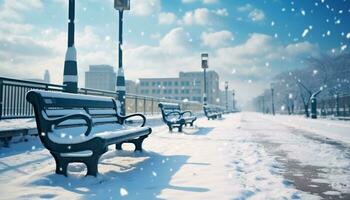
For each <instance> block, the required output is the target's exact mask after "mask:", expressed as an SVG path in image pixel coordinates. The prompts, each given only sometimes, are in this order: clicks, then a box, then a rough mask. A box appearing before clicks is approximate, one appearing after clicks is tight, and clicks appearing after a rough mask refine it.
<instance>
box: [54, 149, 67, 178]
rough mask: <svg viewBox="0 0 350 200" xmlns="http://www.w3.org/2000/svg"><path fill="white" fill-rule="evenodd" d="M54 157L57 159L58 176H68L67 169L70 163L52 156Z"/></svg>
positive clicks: (59, 157)
mask: <svg viewBox="0 0 350 200" xmlns="http://www.w3.org/2000/svg"><path fill="white" fill-rule="evenodd" d="M52 156H53V157H54V158H55V162H56V174H60V175H64V176H67V168H68V164H69V161H68V160H67V159H65V158H62V157H61V156H58V155H56V154H52Z"/></svg>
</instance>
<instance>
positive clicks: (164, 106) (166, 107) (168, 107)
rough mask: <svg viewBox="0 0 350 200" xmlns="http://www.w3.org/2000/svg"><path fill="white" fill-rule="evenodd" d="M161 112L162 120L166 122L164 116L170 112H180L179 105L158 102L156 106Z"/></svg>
mask: <svg viewBox="0 0 350 200" xmlns="http://www.w3.org/2000/svg"><path fill="white" fill-rule="evenodd" d="M158 106H159V108H160V110H161V112H162V118H163V121H167V118H166V115H167V114H168V113H170V112H174V111H179V112H180V111H181V109H180V105H179V104H177V103H165V102H160V103H159V104H158Z"/></svg>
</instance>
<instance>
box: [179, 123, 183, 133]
mask: <svg viewBox="0 0 350 200" xmlns="http://www.w3.org/2000/svg"><path fill="white" fill-rule="evenodd" d="M182 126H183V124H181V125H180V126H179V132H182Z"/></svg>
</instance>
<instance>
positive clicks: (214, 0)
mask: <svg viewBox="0 0 350 200" xmlns="http://www.w3.org/2000/svg"><path fill="white" fill-rule="evenodd" d="M217 2H219V0H203V3H204V4H212V3H217Z"/></svg>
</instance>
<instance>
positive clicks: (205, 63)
mask: <svg viewBox="0 0 350 200" xmlns="http://www.w3.org/2000/svg"><path fill="white" fill-rule="evenodd" d="M208 59H209V55H208V54H207V53H202V54H201V60H202V69H203V70H204V72H203V79H204V92H203V105H207V69H208Z"/></svg>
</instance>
